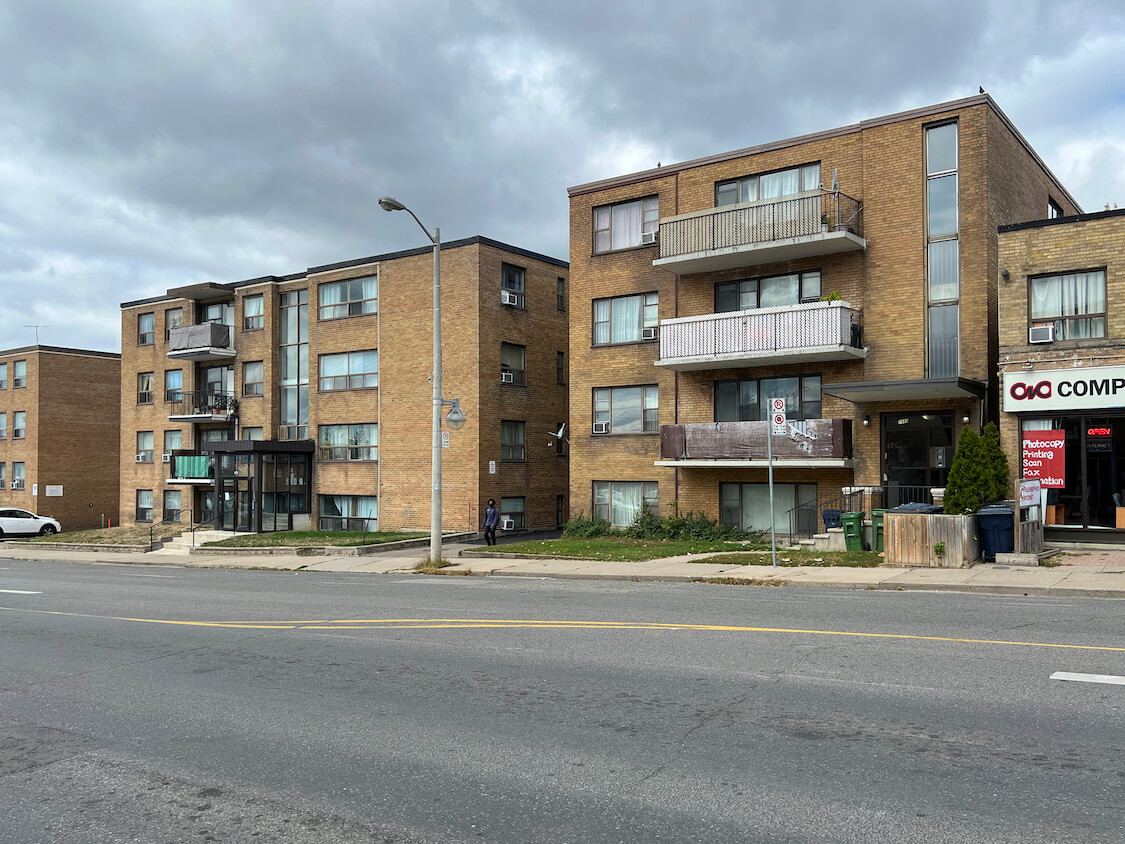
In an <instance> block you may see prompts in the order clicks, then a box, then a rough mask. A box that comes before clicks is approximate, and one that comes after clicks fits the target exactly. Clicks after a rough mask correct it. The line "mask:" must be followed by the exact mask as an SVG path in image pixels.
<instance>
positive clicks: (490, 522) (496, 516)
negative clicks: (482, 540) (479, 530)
mask: <svg viewBox="0 0 1125 844" xmlns="http://www.w3.org/2000/svg"><path fill="white" fill-rule="evenodd" d="M498 524H500V511H499V510H497V509H496V508H495V507H487V508H485V511H484V524H483V525H482V527H486V528H494V527H496V526H497V525H498Z"/></svg>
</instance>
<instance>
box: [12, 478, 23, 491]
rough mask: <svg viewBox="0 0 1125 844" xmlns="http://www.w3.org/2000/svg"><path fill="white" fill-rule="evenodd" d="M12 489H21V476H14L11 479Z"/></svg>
mask: <svg viewBox="0 0 1125 844" xmlns="http://www.w3.org/2000/svg"><path fill="white" fill-rule="evenodd" d="M12 489H23V478H14V479H13V480H12Z"/></svg>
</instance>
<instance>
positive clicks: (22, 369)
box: [12, 360, 27, 390]
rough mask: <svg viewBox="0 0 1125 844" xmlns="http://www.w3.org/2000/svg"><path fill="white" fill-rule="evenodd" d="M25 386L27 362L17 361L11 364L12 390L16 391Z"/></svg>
mask: <svg viewBox="0 0 1125 844" xmlns="http://www.w3.org/2000/svg"><path fill="white" fill-rule="evenodd" d="M26 386H27V361H25V360H17V361H14V362H13V363H12V389H13V390H18V389H19V388H20V387H26Z"/></svg>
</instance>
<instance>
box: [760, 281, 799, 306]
mask: <svg viewBox="0 0 1125 844" xmlns="http://www.w3.org/2000/svg"><path fill="white" fill-rule="evenodd" d="M758 284H759V285H760V289H761V299H760V301H761V304H760V305H759V307H762V308H776V307H778V306H779V305H795V304H797V301H798V300H799V299H800V276H799V275H797V274H796V273H793V274H792V275H777V276H773V277H772V278H763V279H761V280H760V281H759V282H758Z"/></svg>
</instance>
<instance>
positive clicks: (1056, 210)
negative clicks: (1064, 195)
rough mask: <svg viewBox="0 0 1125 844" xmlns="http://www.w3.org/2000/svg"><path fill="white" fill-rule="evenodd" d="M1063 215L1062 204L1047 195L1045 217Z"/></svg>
mask: <svg viewBox="0 0 1125 844" xmlns="http://www.w3.org/2000/svg"><path fill="white" fill-rule="evenodd" d="M1062 215H1063V210H1062V206H1061V205H1059V204H1058V203H1057V202H1055V200H1053V199H1052V198H1051V197H1049V196H1048V197H1047V219H1048V220H1054V219H1057V218H1058V217H1061V216H1062Z"/></svg>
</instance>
